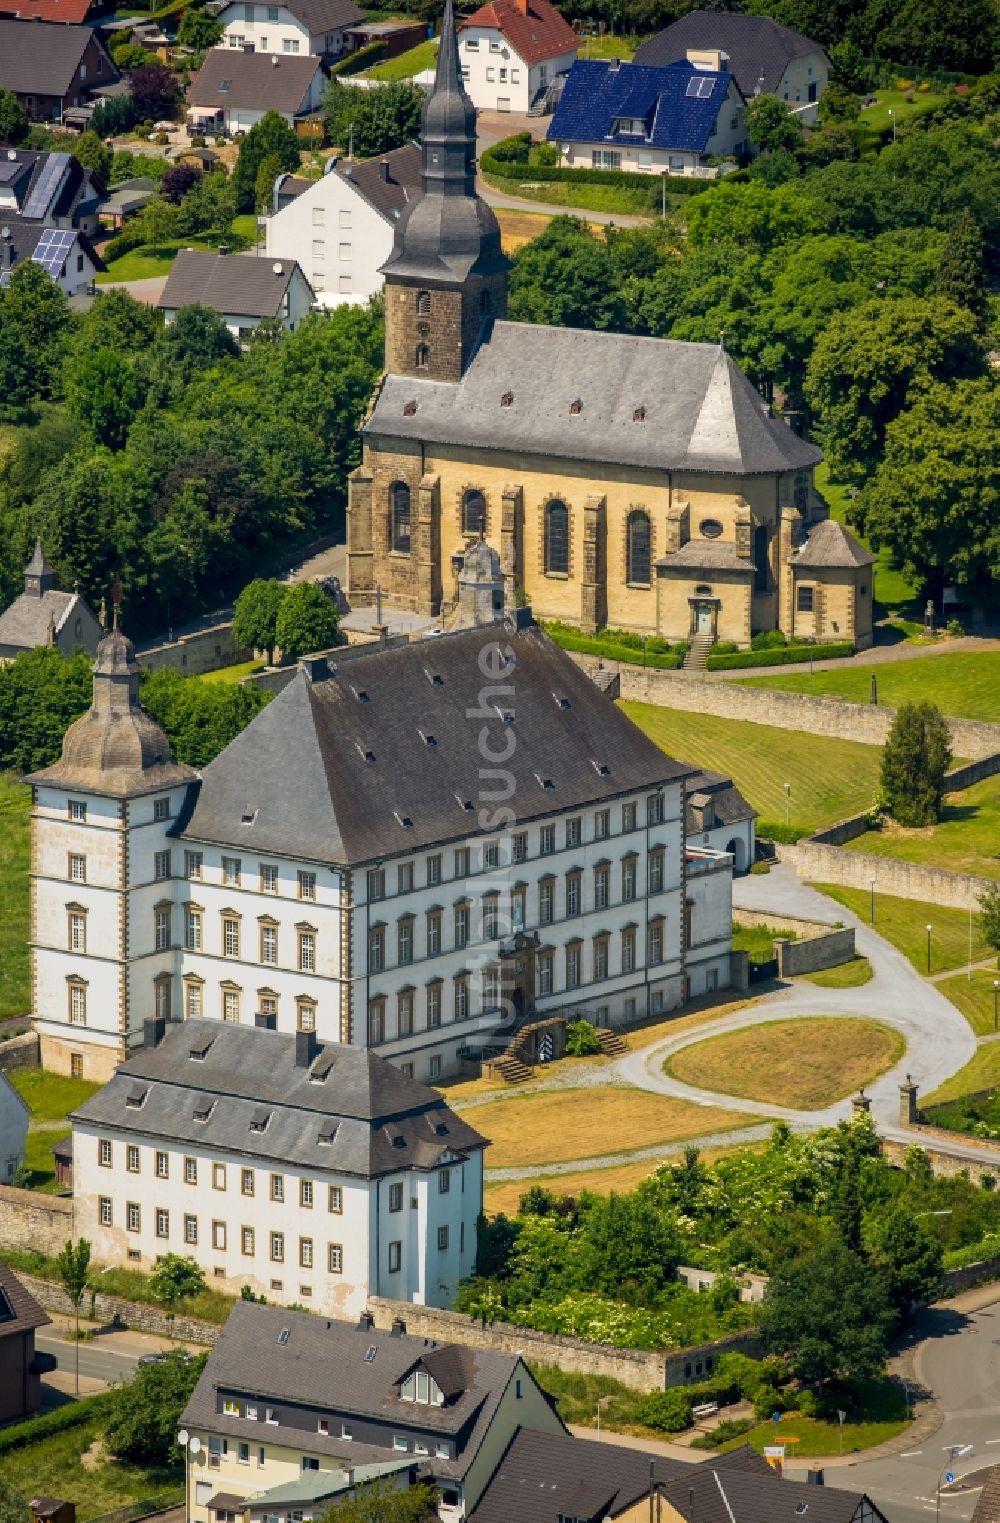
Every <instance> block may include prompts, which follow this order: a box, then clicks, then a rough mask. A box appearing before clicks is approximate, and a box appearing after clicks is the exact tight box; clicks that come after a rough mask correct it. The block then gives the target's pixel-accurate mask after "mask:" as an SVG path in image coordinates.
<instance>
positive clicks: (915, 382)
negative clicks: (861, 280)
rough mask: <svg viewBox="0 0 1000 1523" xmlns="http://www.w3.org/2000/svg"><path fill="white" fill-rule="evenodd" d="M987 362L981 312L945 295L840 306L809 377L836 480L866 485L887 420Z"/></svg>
mask: <svg viewBox="0 0 1000 1523" xmlns="http://www.w3.org/2000/svg"><path fill="white" fill-rule="evenodd" d="M984 368H985V356H984V352H983V347H982V340H981V338H980V335H979V333H978V330H977V323H976V320H975V318H974V317H973V315H972V313H971V312H969V311H967V310H966V309H965V308H962V307H956V306H955V305H954V303H953V302H950V301H946V300H945V299H944V298H943V297H934V298H932V299H930V300H926V301H921V300H919V299H918V298H916V297H897V298H895V299H892V300H881V301H878V300H876V301H870V302H865V303H864V304H863V305H861V306H860V307H855V308H853V309H851V310H848V311H847V312H842V313H835V314H834V315H833V316H832V317H831V319H830V321H829V323H828V324H827V326H826V328H825V329H824V331H823V332H822V334H821V335H820V337H819V338H818V340H817V342H816V346H815V348H814V349H813V352H812V356H811V358H810V360H809V364H808V368H807V371H806V381H805V395H806V398H807V400H808V402H809V403H810V405H811V407H812V408H813V410H814V412H815V414H816V420H817V421H816V430H817V433H818V435H819V438H820V442H821V443H822V445H823V448H824V451H825V453H826V457H827V461H828V463H829V466H830V471H831V474H832V475H833V477H834V479H835V480H846V481H850V482H854V483H856V484H857V485H859V486H860V485H863V483H864V481H865V480H866V478H867V477H868V476H869V475H870V474H871V473H872V471H873V470H874V469H875V468H876V466H877V464H878V460H879V458H880V456H881V454H882V450H883V447H884V441H885V433H886V429H887V428H888V426H889V424H890V423H892V422H893V421H894V420H895V419H896V418H898V417H899V415H900V413H901V412H903V410H904V409H905V408H906V407H907V406H909V405H911V404H912V402H913V401H914V399H915V397H916V396H917V395H918V394H919V393H920V392H921V391H923V390H926V389H927V387H928V386H930V385H931V384H933V382H935V381H942V382H952V381H956V380H960V379H963V378H966V377H971V376H975V375H978V374H982V373H983V371H984Z"/></svg>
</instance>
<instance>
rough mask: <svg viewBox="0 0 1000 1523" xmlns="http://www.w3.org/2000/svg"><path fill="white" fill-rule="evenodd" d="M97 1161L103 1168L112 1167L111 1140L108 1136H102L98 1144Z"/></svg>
mask: <svg viewBox="0 0 1000 1523" xmlns="http://www.w3.org/2000/svg"><path fill="white" fill-rule="evenodd" d="M97 1162H98V1163H99V1164H100V1166H101V1168H102V1169H110V1167H111V1162H112V1157H111V1142H110V1139H109V1138H107V1137H102V1138H101V1139H100V1141H99V1142H98V1144H97Z"/></svg>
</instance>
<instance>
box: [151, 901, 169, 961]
mask: <svg viewBox="0 0 1000 1523" xmlns="http://www.w3.org/2000/svg"><path fill="white" fill-rule="evenodd" d="M153 945H154V947H155V949H156V951H157V952H165V951H167V949H168V948H169V946H170V910H169V908H167V906H166V905H164V906H163V907H162V908H161V909H158V910H154V911H153Z"/></svg>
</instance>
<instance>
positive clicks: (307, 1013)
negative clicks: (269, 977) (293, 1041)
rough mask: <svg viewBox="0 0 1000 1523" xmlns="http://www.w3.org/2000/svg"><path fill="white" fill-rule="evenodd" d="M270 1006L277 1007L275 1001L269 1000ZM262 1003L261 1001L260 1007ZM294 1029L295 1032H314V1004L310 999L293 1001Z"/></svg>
mask: <svg viewBox="0 0 1000 1523" xmlns="http://www.w3.org/2000/svg"><path fill="white" fill-rule="evenodd" d="M270 1003H271V1004H272V1005H275V1006H277V1000H271V1001H270ZM263 1004H264V1001H263V1000H261V1005H263ZM295 1028H296V1030H297V1031H315V1030H316V1003H315V1001H314V1000H311V999H297V1000H296V1001H295Z"/></svg>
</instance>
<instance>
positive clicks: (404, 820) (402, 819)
mask: <svg viewBox="0 0 1000 1523" xmlns="http://www.w3.org/2000/svg"><path fill="white" fill-rule="evenodd" d="M392 812H393V814H394V815H395V816H396V819H397V820H398V822H399V824H400V825H402V827H403V829H404V830H412V829H413V821H412V820H411V818H410V816H409V815H408V814H400V812H399V810H398V809H394V810H393V811H392Z"/></svg>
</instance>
